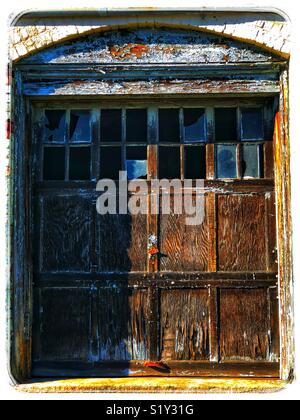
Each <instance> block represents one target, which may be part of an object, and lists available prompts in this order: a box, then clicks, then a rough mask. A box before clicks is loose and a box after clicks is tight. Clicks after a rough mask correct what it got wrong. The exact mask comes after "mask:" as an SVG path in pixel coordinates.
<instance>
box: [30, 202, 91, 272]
mask: <svg viewBox="0 0 300 420" xmlns="http://www.w3.org/2000/svg"><path fill="white" fill-rule="evenodd" d="M91 201H92V200H91V198H90V197H85V196H80V195H78V194H76V195H71V196H70V195H59V194H58V195H50V196H47V197H41V198H40V200H39V204H40V215H41V228H40V234H39V241H38V243H39V254H40V270H41V271H42V272H59V271H73V272H74V271H76V272H89V271H90V258H91V255H92V253H91V237H92V204H91ZM37 251H38V250H37Z"/></svg>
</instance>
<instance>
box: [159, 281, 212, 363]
mask: <svg viewBox="0 0 300 420" xmlns="http://www.w3.org/2000/svg"><path fill="white" fill-rule="evenodd" d="M160 328H161V357H162V359H163V360H209V354H210V349H209V297H208V292H207V290H205V289H198V290H172V291H163V292H162V293H161V302H160Z"/></svg>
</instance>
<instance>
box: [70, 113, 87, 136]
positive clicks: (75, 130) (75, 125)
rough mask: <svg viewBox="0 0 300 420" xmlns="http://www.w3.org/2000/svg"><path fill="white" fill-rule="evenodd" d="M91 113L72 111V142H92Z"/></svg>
mask: <svg viewBox="0 0 300 420" xmlns="http://www.w3.org/2000/svg"><path fill="white" fill-rule="evenodd" d="M90 121H91V113H90V111H89V110H72V111H71V115H70V140H71V141H72V142H90V141H91V125H90Z"/></svg>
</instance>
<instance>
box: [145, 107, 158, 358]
mask: <svg viewBox="0 0 300 420" xmlns="http://www.w3.org/2000/svg"><path fill="white" fill-rule="evenodd" d="M150 115H152V123H153V126H152V127H151V131H150V133H149V135H150V139H151V141H152V142H153V143H156V142H157V140H158V132H157V129H158V124H157V123H158V114H157V112H152V113H151V114H150ZM148 174H149V175H148V178H149V180H153V179H157V178H158V146H157V145H154V144H151V145H149V146H148ZM154 204H155V207H156V208H153V205H154ZM158 212H159V193H158V194H157V193H156V192H153V191H150V194H149V195H148V238H149V236H150V235H155V236H156V238H157V239H158V240H159V238H158ZM147 245H148V244H147V243H145V247H147ZM158 245H159V243H158ZM158 270H159V258H158V257H157V258H154V259H153V260H151V259H150V258H149V257H148V273H157V272H158ZM158 301H159V291H158V286H157V281H156V280H155V279H154V278H153V280H152V283H151V285H150V287H149V288H148V304H149V311H148V314H147V321H148V322H147V337H148V340H147V342H148V350H149V358H150V360H151V361H157V360H158V359H159V341H158V340H159V336H158V328H159V325H158V323H159V314H158Z"/></svg>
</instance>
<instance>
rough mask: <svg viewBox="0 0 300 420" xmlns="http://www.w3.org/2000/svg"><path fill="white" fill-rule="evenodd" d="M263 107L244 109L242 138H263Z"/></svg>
mask: <svg viewBox="0 0 300 420" xmlns="http://www.w3.org/2000/svg"><path fill="white" fill-rule="evenodd" d="M263 138H264V129H263V111H262V108H247V109H243V110H242V140H248V141H249V140H263Z"/></svg>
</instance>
